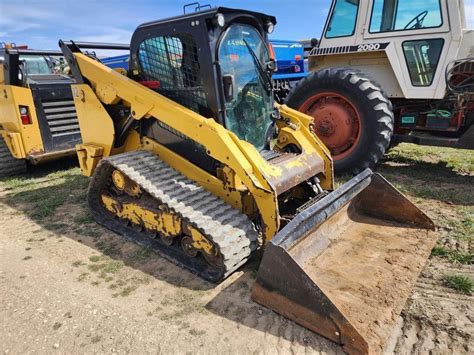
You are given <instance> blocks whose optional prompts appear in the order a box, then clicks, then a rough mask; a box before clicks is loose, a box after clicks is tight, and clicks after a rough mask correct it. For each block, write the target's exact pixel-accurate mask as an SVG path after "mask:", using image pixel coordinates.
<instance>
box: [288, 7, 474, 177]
mask: <svg viewBox="0 0 474 355" xmlns="http://www.w3.org/2000/svg"><path fill="white" fill-rule="evenodd" d="M470 16H472V14H471V15H470ZM467 27H468V25H467V22H466V16H465V8H464V2H463V0H333V2H332V6H331V9H330V12H329V16H328V19H327V21H326V25H325V27H324V31H323V35H322V37H321V39H320V41H319V43H318V45H317V46H316V47H314V48H313V49H312V51H311V52H310V55H309V70H310V71H311V72H312V74H310V75H309V76H308V77H307V78H305V79H303V80H301V81H300V82H299V84H298V85H297V86H296V87H295V88H294V89H293V90H292V91H291V92H290V94H289V96H288V97H287V99H286V103H287V104H288V105H289V106H290V107H293V108H297V109H299V110H300V111H302V112H305V113H307V114H309V115H311V116H313V117H314V130H315V132H316V133H317V134H318V136H319V137H320V138H321V139H322V140H323V141H324V142H325V143H326V145H327V146H328V147H329V149H330V150H331V152H332V154H333V158H334V160H335V168H336V171H337V172H339V173H351V172H358V171H360V170H362V169H363V168H365V167H371V166H373V165H375V164H376V163H377V161H378V160H379V159H380V158H381V157H382V156H383V154H384V153H385V151H386V149H388V147H389V146H390V145H391V144H396V143H398V142H411V143H416V144H426V145H436V146H449V147H459V148H468V149H473V148H474V125H473V121H474V31H473V30H472V29H468V28H467Z"/></svg>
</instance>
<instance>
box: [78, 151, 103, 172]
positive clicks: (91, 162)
mask: <svg viewBox="0 0 474 355" xmlns="http://www.w3.org/2000/svg"><path fill="white" fill-rule="evenodd" d="M76 152H77V159H78V160H79V166H80V167H81V171H82V174H84V175H85V176H92V174H93V173H94V170H95V168H96V167H97V164H99V161H100V159H102V157H103V155H104V148H102V147H100V146H97V145H92V144H78V145H77V146H76Z"/></svg>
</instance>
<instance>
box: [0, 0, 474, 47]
mask: <svg viewBox="0 0 474 355" xmlns="http://www.w3.org/2000/svg"><path fill="white" fill-rule="evenodd" d="M194 1H195V0H194ZM189 2H193V1H191V0H185V1H183V0H126V1H123V0H115V1H113V0H100V1H99V0H95V1H94V0H78V1H72V0H0V42H14V43H16V44H17V45H19V44H27V45H28V46H29V47H30V48H35V49H58V46H57V43H58V40H59V39H64V40H70V39H72V40H76V41H91V42H115V43H129V42H130V38H131V35H132V33H133V31H134V29H135V28H136V27H137V26H138V25H139V24H141V23H144V22H147V21H152V20H158V19H162V18H166V17H171V16H176V15H179V14H181V13H182V11H183V5H184V4H186V3H189ZM207 2H209V3H210V4H211V5H213V6H217V5H219V6H227V7H235V8H243V9H248V10H254V11H260V12H264V13H268V14H270V15H274V16H275V17H276V18H277V22H278V23H277V26H276V28H275V32H274V33H273V34H272V36H271V38H274V39H290V40H299V39H309V38H312V37H316V38H317V37H319V36H320V34H321V31H322V28H323V26H324V23H325V19H326V16H327V13H328V11H329V7H330V3H331V0H298V1H291V0H240V1H238V0H219V1H211V0H209V1H203V2H202V3H207ZM465 3H466V10H467V12H468V13H469V14H470V17H471V25H470V26H471V28H473V27H474V26H473V25H474V23H473V22H474V0H465Z"/></svg>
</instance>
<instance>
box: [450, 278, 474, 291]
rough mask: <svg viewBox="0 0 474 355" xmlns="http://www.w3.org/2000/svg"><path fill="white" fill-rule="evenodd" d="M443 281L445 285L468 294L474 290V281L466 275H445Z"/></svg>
mask: <svg viewBox="0 0 474 355" xmlns="http://www.w3.org/2000/svg"><path fill="white" fill-rule="evenodd" d="M443 283H444V284H445V286H447V287H449V288H452V289H454V290H456V291H457V292H459V293H464V294H466V295H471V294H472V292H473V291H474V282H473V281H472V280H471V279H470V278H469V277H467V276H464V275H445V276H444V277H443Z"/></svg>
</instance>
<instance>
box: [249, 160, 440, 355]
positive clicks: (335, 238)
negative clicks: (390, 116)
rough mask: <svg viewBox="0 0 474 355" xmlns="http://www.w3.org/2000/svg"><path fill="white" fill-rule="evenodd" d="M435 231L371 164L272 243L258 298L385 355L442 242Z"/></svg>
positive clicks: (353, 347)
mask: <svg viewBox="0 0 474 355" xmlns="http://www.w3.org/2000/svg"><path fill="white" fill-rule="evenodd" d="M434 229H435V228H434V225H433V222H432V221H431V220H430V219H429V218H428V217H427V216H426V215H425V214H424V213H423V212H421V211H420V210H419V209H418V208H417V207H416V206H415V205H413V204H412V203H411V202H410V201H409V200H408V199H407V198H406V197H405V196H403V195H402V194H401V193H400V192H399V191H398V190H397V189H396V188H394V187H393V186H392V185H391V184H390V183H388V182H387V181H386V180H385V179H384V178H383V177H382V176H381V175H378V174H373V173H372V172H371V171H370V170H369V169H367V170H365V171H364V172H362V173H360V174H359V175H358V176H356V177H354V178H353V179H352V180H350V181H349V182H347V183H346V184H344V185H343V186H342V187H340V188H339V189H337V190H336V191H334V192H332V193H330V194H329V195H327V196H326V197H324V198H323V199H321V200H319V201H318V202H317V203H315V204H314V205H312V206H310V207H308V208H307V209H306V210H304V211H302V212H301V213H299V214H298V215H297V216H296V217H295V218H294V219H293V220H292V221H291V222H290V223H288V225H286V226H285V227H284V228H283V229H282V230H281V231H280V232H279V233H278V234H277V235H276V236H275V237H274V238H273V239H272V240H271V241H270V242H269V243H268V244H267V246H266V249H265V252H264V255H263V258H262V262H261V264H260V268H259V271H258V275H257V279H256V282H255V284H254V286H253V290H252V299H253V300H254V301H256V302H258V303H260V304H262V305H264V306H266V307H268V308H270V309H272V310H274V311H276V312H278V313H280V314H282V315H284V316H285V317H287V318H289V319H291V320H293V321H295V322H296V323H299V324H301V325H302V326H304V327H306V328H308V329H310V330H312V331H314V332H316V333H318V334H321V335H322V336H324V337H326V338H328V339H331V340H333V341H334V342H337V343H339V344H341V345H342V346H343V349H344V351H346V352H348V353H357V354H360V353H370V354H374V353H381V352H382V351H383V349H384V347H385V344H386V341H387V340H388V338H389V336H390V333H391V331H392V329H393V326H394V324H395V321H396V318H397V316H398V315H399V314H400V312H401V311H402V308H403V306H404V304H405V301H406V299H407V298H408V296H409V295H410V292H411V289H412V287H413V285H414V283H415V281H416V279H417V277H418V274H419V273H420V272H421V270H422V268H423V266H424V264H425V262H426V260H427V258H428V256H429V255H430V252H431V249H432V247H433V246H434V243H435V242H436V239H435V236H434V233H430V231H432V230H434Z"/></svg>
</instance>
